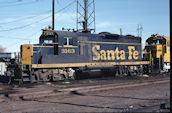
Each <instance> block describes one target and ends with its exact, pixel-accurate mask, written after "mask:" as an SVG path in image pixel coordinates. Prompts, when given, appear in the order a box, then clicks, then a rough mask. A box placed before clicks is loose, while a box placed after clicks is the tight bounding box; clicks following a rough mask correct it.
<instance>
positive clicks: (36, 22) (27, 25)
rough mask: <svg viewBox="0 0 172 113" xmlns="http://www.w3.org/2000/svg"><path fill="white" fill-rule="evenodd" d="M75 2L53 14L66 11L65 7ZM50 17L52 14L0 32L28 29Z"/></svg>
mask: <svg viewBox="0 0 172 113" xmlns="http://www.w3.org/2000/svg"><path fill="white" fill-rule="evenodd" d="M75 2H76V0H74V1H73V2H71V3H69V4H68V5H67V6H65V7H64V8H62V9H60V10H58V11H57V12H55V14H57V13H59V12H61V11H63V10H64V9H66V8H67V7H69V6H70V5H72V4H73V3H75ZM51 16H52V14H51V15H49V16H47V17H45V18H42V19H41V20H37V21H35V22H32V23H29V24H26V25H24V26H19V27H14V28H10V29H5V30H0V32H6V31H12V30H18V29H23V28H26V27H29V26H31V25H33V24H38V23H39V22H41V21H43V20H46V19H48V18H50V17H51Z"/></svg>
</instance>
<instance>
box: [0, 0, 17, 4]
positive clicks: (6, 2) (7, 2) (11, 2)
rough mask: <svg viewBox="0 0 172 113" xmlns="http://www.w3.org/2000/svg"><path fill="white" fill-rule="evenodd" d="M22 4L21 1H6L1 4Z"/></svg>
mask: <svg viewBox="0 0 172 113" xmlns="http://www.w3.org/2000/svg"><path fill="white" fill-rule="evenodd" d="M18 2H20V1H19V0H16V1H10V2H9V1H5V2H0V4H13V3H18Z"/></svg>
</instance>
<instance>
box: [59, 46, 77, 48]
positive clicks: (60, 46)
mask: <svg viewBox="0 0 172 113" xmlns="http://www.w3.org/2000/svg"><path fill="white" fill-rule="evenodd" d="M58 47H60V48H61V47H64V48H78V46H58Z"/></svg>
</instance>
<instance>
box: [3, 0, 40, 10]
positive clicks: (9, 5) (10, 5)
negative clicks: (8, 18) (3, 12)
mask: <svg viewBox="0 0 172 113" xmlns="http://www.w3.org/2000/svg"><path fill="white" fill-rule="evenodd" d="M36 2H38V1H37V0H36V1H31V2H24V3H20V2H18V3H17V2H16V4H8V5H0V8H4V7H13V6H20V5H29V4H33V3H36Z"/></svg>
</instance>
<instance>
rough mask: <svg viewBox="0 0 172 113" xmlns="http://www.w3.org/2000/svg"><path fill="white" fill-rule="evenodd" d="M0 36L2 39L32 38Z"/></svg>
mask: <svg viewBox="0 0 172 113" xmlns="http://www.w3.org/2000/svg"><path fill="white" fill-rule="evenodd" d="M0 38H3V39H19V40H32V39H26V38H17V37H7V36H0Z"/></svg>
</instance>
